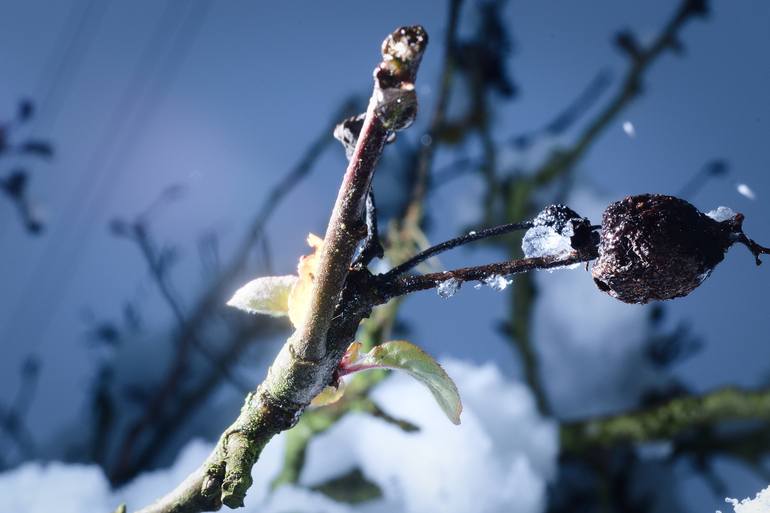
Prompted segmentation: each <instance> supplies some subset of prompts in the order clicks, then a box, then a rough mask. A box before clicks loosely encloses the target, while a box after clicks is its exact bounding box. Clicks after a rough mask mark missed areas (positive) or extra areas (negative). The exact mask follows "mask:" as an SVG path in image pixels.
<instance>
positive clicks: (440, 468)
mask: <svg viewBox="0 0 770 513" xmlns="http://www.w3.org/2000/svg"><path fill="white" fill-rule="evenodd" d="M444 367H445V369H446V370H447V372H448V373H449V375H450V376H452V378H453V379H454V380H455V381H456V383H457V385H458V387H459V389H460V393H461V394H462V396H463V402H464V405H465V409H464V411H463V414H462V424H461V425H460V426H454V425H452V424H451V423H450V422H448V421H447V419H446V417H444V415H443V414H442V413H441V411H440V410H439V407H438V406H437V405H436V404H435V401H434V400H433V398H432V396H431V395H430V393H428V392H427V391H426V390H425V388H424V387H423V386H422V385H421V384H420V383H418V382H417V381H415V380H414V379H412V378H410V377H409V376H407V375H403V374H395V375H394V376H392V377H391V378H389V379H387V380H386V381H385V382H383V383H382V384H381V385H380V386H379V387H378V388H377V389H376V390H375V391H374V393H373V398H374V400H375V401H376V402H377V403H378V404H379V405H380V406H381V407H382V408H383V409H385V410H387V411H388V412H389V413H390V414H392V415H394V416H396V417H398V418H402V419H405V420H408V421H410V422H412V423H415V424H416V425H418V426H420V431H417V432H413V433H406V432H404V431H402V430H401V429H399V428H397V427H395V426H394V425H392V424H388V423H386V422H385V421H383V420H381V419H377V418H374V417H370V416H366V415H364V414H350V415H348V416H347V417H345V418H344V419H343V421H341V422H340V423H338V424H337V425H336V426H334V427H333V428H332V429H330V430H329V431H328V432H326V433H325V434H323V435H321V436H319V437H317V438H316V439H315V440H314V441H313V442H312V443H311V445H310V447H309V449H308V454H307V463H306V466H305V470H304V472H303V474H302V476H301V484H302V485H312V484H317V483H321V482H323V481H326V480H328V479H330V478H333V477H337V476H339V475H341V474H343V473H345V472H346V471H347V470H350V469H352V468H356V467H357V468H360V469H361V470H362V472H363V473H364V475H365V476H366V477H367V479H369V480H371V481H373V482H374V483H376V484H377V485H378V486H379V487H380V489H381V490H382V491H383V494H384V495H383V497H382V498H381V499H377V500H374V501H370V502H368V503H364V504H361V505H359V506H356V507H353V506H351V505H348V504H342V503H337V502H335V501H333V500H331V499H329V498H328V497H326V496H323V495H321V494H320V493H317V492H313V491H311V490H309V489H307V488H303V487H297V486H284V487H282V488H280V489H279V490H277V491H275V492H274V493H272V494H271V493H269V483H270V481H271V480H272V478H273V477H274V476H275V475H276V474H277V472H278V471H279V469H280V466H281V461H282V451H283V447H284V438H283V437H282V436H278V437H276V438H275V439H274V440H273V441H271V443H269V444H268V445H267V447H266V448H265V450H264V452H263V454H262V456H261V457H260V460H259V461H258V462H257V464H256V465H255V467H254V470H253V472H252V476H253V478H254V484H253V486H252V488H251V489H250V490H249V494H248V496H247V497H246V507H245V508H244V509H243V510H242V511H243V512H244V513H257V512H260V513H279V512H286V511H295V512H298V513H299V512H308V513H310V512H312V513H353V512H366V513H386V512H391V511H404V512H406V513H432V512H434V511H442V512H446V513H465V512H467V511H474V512H478V513H498V512H499V513H503V512H506V513H507V512H513V513H541V512H542V511H543V510H544V506H545V498H546V495H545V494H546V485H547V483H548V482H549V481H550V480H551V479H552V478H553V477H554V473H555V469H556V458H557V453H558V430H557V426H556V424H555V423H554V422H553V421H551V420H547V419H544V418H543V417H541V416H540V415H539V414H538V413H537V409H536V406H535V402H534V400H533V398H532V396H531V394H530V392H529V390H528V389H527V388H526V387H525V386H523V385H521V384H519V383H513V382H510V381H508V380H507V379H505V378H504V377H503V376H502V374H501V373H500V371H499V370H498V369H497V367H495V366H494V365H493V364H486V365H482V366H475V365H471V364H466V363H461V362H458V361H447V362H445V363H444ZM490 391H494V393H490ZM211 448H212V446H211V445H210V444H208V443H203V442H192V443H190V444H189V445H188V446H187V447H186V448H185V449H184V451H183V452H182V453H181V454H180V456H179V458H178V459H177V461H176V462H175V463H174V465H173V466H171V467H170V468H168V469H162V470H157V471H153V472H148V473H146V474H143V475H141V476H140V477H138V478H137V479H136V480H134V481H133V482H131V483H129V484H128V485H127V486H125V487H123V488H121V489H119V490H115V491H111V490H110V489H109V486H108V483H107V480H106V479H105V477H104V475H103V474H102V472H101V470H99V469H98V467H96V466H84V465H74V464H62V463H49V464H41V463H26V464H24V465H22V466H20V467H18V468H16V469H14V470H11V471H9V472H6V473H5V474H0V511H13V512H14V513H47V512H49V511H57V512H62V513H104V512H105V511H113V510H114V509H115V508H116V507H117V506H118V504H121V503H126V504H127V505H128V506H129V510H132V509H136V508H139V507H141V506H144V505H147V504H149V503H150V502H151V501H152V500H154V499H156V498H157V497H159V496H160V495H161V494H163V493H164V492H167V491H168V490H170V489H172V488H173V487H174V486H175V485H177V484H178V483H179V482H181V480H182V479H183V478H184V476H186V475H187V474H188V473H189V472H191V471H192V470H193V469H194V468H196V467H197V466H198V464H200V462H201V461H203V459H204V458H205V457H206V456H207V455H208V453H209V451H210V450H211ZM41 490H43V491H44V493H41Z"/></svg>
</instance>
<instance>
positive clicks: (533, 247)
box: [521, 226, 572, 258]
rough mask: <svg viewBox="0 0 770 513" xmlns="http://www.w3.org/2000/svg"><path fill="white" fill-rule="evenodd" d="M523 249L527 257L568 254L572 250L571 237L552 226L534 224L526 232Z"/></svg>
mask: <svg viewBox="0 0 770 513" xmlns="http://www.w3.org/2000/svg"><path fill="white" fill-rule="evenodd" d="M521 249H522V251H524V256H526V257H527V258H536V257H544V256H557V257H562V256H567V255H569V254H570V252H572V245H571V244H570V238H569V237H565V236H564V235H561V234H559V233H558V232H557V231H556V230H554V229H553V228H551V227H550V226H533V227H532V228H530V229H529V230H527V232H526V233H525V234H524V238H523V239H522V240H521Z"/></svg>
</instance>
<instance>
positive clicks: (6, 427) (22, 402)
mask: <svg viewBox="0 0 770 513" xmlns="http://www.w3.org/2000/svg"><path fill="white" fill-rule="evenodd" d="M20 374H21V380H20V382H19V387H18V390H17V392H16V395H15V397H14V399H13V400H12V401H11V404H10V405H9V406H8V407H2V406H0V432H2V433H4V434H5V435H6V437H7V438H8V439H9V440H11V441H12V442H13V443H14V444H15V445H16V447H17V449H18V451H19V453H20V454H21V456H22V459H31V458H34V457H35V456H36V455H37V449H36V447H35V442H34V440H33V439H32V434H31V433H30V432H29V430H28V429H27V427H26V426H25V424H24V417H25V416H26V414H27V411H28V410H29V408H30V406H31V405H32V402H33V400H34V396H35V391H36V390H37V384H38V380H39V377H40V363H39V362H38V360H37V358H34V357H28V358H27V359H26V360H25V361H24V363H23V364H22V366H21V372H20ZM2 454H3V455H6V454H10V451H2ZM8 463H10V462H7V461H3V460H0V467H2V466H4V465H5V464H8Z"/></svg>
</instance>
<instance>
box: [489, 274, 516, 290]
mask: <svg viewBox="0 0 770 513" xmlns="http://www.w3.org/2000/svg"><path fill="white" fill-rule="evenodd" d="M511 283H513V280H509V279H507V278H506V277H505V276H503V275H501V274H493V275H492V276H489V277H487V278H485V279H484V284H485V285H486V286H488V287H490V288H492V289H494V290H497V291H501V290H505V288H506V287H507V286H508V285H510V284H511Z"/></svg>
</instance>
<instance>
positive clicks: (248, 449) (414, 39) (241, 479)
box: [141, 26, 427, 513]
mask: <svg viewBox="0 0 770 513" xmlns="http://www.w3.org/2000/svg"><path fill="white" fill-rule="evenodd" d="M426 44H427V34H426V33H425V31H424V30H423V29H422V27H419V26H416V27H404V28H399V29H397V30H396V31H395V32H393V33H392V34H391V35H390V36H388V38H386V39H385V41H384V43H383V46H382V56H383V60H382V62H381V63H380V65H379V66H378V67H377V68H376V69H375V74H374V77H375V87H374V92H373V94H372V98H371V100H370V102H369V108H368V109H367V112H366V118H365V119H364V124H363V128H362V129H361V134H360V136H359V139H358V142H357V144H356V148H355V152H354V154H353V156H352V158H351V159H350V163H349V165H348V168H347V170H346V172H345V175H344V177H343V181H342V185H341V187H340V191H339V194H338V196H337V201H336V203H335V206H334V210H333V212H332V216H331V219H330V221H329V226H328V228H327V231H326V236H325V239H324V245H323V248H322V249H321V252H320V264H319V270H318V273H317V275H316V277H315V281H314V284H313V289H312V290H313V291H312V298H311V301H310V305H309V307H308V312H307V315H306V318H305V319H306V320H305V321H304V322H303V323H302V324H301V325H300V326H299V327H298V329H297V331H296V332H295V333H294V334H293V335H292V336H291V337H290V338H289V339H288V340H287V342H286V343H285V344H284V346H283V348H282V349H281V351H280V353H279V354H278V356H277V357H276V359H275V361H274V362H273V365H272V366H271V367H270V369H269V371H268V374H267V377H266V378H265V380H264V381H263V382H262V384H261V385H260V386H259V388H258V389H257V391H256V392H254V393H251V394H249V395H248V396H247V398H246V401H245V403H244V405H243V408H242V409H241V414H240V415H239V416H238V418H237V419H236V420H235V422H234V423H233V424H232V425H231V426H230V427H229V428H227V429H226V430H225V432H224V433H223V434H222V436H221V438H220V440H219V442H218V443H217V445H216V447H215V448H214V451H213V452H212V453H211V455H210V456H209V457H208V458H207V460H206V461H205V462H204V463H203V465H201V467H199V468H198V469H197V470H196V471H195V472H193V473H192V474H191V475H190V476H189V477H188V478H187V479H185V481H184V482H183V483H182V484H180V485H179V486H178V487H177V488H176V489H175V490H173V491H172V492H170V493H169V494H168V495H166V496H165V497H163V498H162V499H160V500H159V501H158V502H156V503H155V504H153V505H151V506H148V507H147V508H144V509H143V510H141V511H142V513H172V512H173V513H183V512H184V513H193V512H195V513H198V512H201V511H206V510H217V509H219V508H220V507H221V505H222V504H225V505H227V506H229V507H231V508H235V507H240V506H242V505H243V499H244V497H245V495H246V491H247V490H248V488H249V487H250V486H251V467H252V466H253V464H254V463H255V462H256V460H257V459H258V458H259V455H260V453H261V451H262V449H263V448H264V446H265V444H266V443H267V442H268V441H269V440H270V439H271V438H272V437H273V436H274V435H275V434H277V433H279V432H281V431H284V430H286V429H289V428H290V427H292V426H293V425H294V424H296V422H297V420H298V419H299V416H300V415H301V413H302V411H303V410H304V408H305V407H306V406H307V405H308V404H309V403H310V401H311V400H312V398H313V397H314V396H315V395H317V394H318V393H319V392H320V391H321V390H322V389H323V387H324V386H326V385H327V384H328V383H330V382H331V381H332V379H333V374H334V371H335V370H336V368H337V366H338V365H339V362H340V360H341V358H342V356H343V354H344V351H345V348H346V347H347V345H348V344H349V343H350V342H351V341H352V339H353V337H354V336H355V333H356V330H357V328H358V325H359V323H360V321H361V319H363V318H364V317H366V316H367V315H368V314H369V312H370V311H371V303H370V302H368V301H360V300H358V298H359V294H360V293H361V290H360V289H359V288H358V287H357V283H356V279H355V276H357V275H355V276H354V275H351V276H350V278H349V277H348V274H349V269H350V264H351V262H352V260H353V256H354V253H355V250H356V247H357V245H358V242H359V241H360V240H361V238H363V236H364V235H365V231H364V230H362V228H363V209H364V203H365V198H366V195H367V193H368V192H369V187H370V184H371V180H372V176H373V174H374V168H375V165H376V164H377V161H378V160H379V157H380V154H381V153H382V149H383V147H384V145H385V143H386V141H387V139H388V137H389V135H390V133H391V132H392V131H394V130H400V129H402V128H405V127H406V126H408V125H409V124H411V122H412V120H413V119H414V115H415V112H416V95H415V93H414V79H415V76H416V73H417V68H418V67H419V64H420V60H421V58H422V53H423V51H424V49H425V45H426ZM332 320H334V321H335V322H332Z"/></svg>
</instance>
